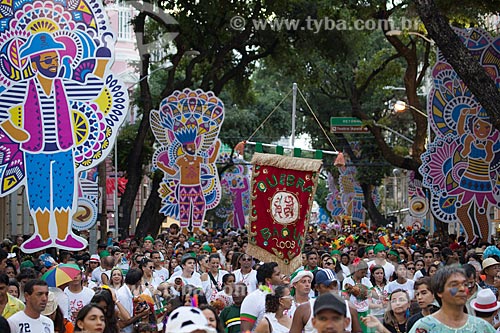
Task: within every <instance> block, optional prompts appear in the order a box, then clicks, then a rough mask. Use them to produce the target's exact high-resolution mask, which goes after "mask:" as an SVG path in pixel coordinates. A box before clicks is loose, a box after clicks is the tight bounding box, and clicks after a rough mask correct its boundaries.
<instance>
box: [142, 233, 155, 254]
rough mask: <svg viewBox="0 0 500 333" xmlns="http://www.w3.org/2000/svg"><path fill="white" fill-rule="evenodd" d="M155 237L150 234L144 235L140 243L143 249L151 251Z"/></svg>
mask: <svg viewBox="0 0 500 333" xmlns="http://www.w3.org/2000/svg"><path fill="white" fill-rule="evenodd" d="M154 241H155V239H154V238H153V237H152V236H146V237H144V241H143V243H142V249H143V251H151V250H152V249H153V243H154Z"/></svg>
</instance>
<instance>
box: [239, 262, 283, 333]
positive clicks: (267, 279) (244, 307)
mask: <svg viewBox="0 0 500 333" xmlns="http://www.w3.org/2000/svg"><path fill="white" fill-rule="evenodd" d="M257 281H258V283H259V288H258V289H257V290H255V291H254V292H252V293H250V294H248V296H247V297H245V299H244V300H243V303H241V310H240V319H241V324H240V328H241V332H246V331H253V330H254V329H255V328H256V327H257V325H258V324H259V322H260V320H261V319H262V318H263V317H264V312H265V310H266V295H267V294H270V293H272V292H273V290H272V288H273V287H274V286H278V285H281V284H282V283H283V280H282V279H281V270H280V268H279V266H278V264H277V263H275V262H266V263H264V264H263V265H262V266H260V267H259V269H258V270H257Z"/></svg>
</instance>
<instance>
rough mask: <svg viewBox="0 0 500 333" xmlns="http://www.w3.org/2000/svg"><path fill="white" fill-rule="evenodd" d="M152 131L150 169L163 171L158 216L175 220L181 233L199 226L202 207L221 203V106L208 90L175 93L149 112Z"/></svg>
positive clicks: (202, 215)
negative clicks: (218, 162)
mask: <svg viewBox="0 0 500 333" xmlns="http://www.w3.org/2000/svg"><path fill="white" fill-rule="evenodd" d="M150 118H151V128H152V130H153V133H154V135H155V137H156V140H158V142H159V143H160V144H161V146H160V148H159V149H158V150H157V151H156V152H155V154H154V156H153V165H156V166H157V167H158V168H159V169H161V170H162V171H163V172H164V173H165V177H164V179H163V182H162V184H161V185H160V189H159V190H158V191H159V193H160V197H161V198H162V204H163V206H162V208H161V210H160V212H161V213H163V214H165V215H166V216H170V217H172V218H175V219H178V220H179V222H180V227H181V229H182V231H183V232H184V233H187V232H188V231H189V229H190V225H191V227H192V230H193V231H194V232H197V231H198V230H200V229H201V228H202V224H203V221H204V219H205V212H206V210H207V209H212V208H214V207H215V206H217V204H218V203H219V201H220V197H221V190H220V183H219V177H218V174H217V168H216V167H215V163H214V162H215V161H216V159H217V154H218V152H219V148H220V141H219V139H218V135H219V130H220V127H221V125H222V121H223V120H224V105H223V103H222V101H221V100H220V99H219V98H217V96H215V95H214V94H213V93H212V92H204V91H202V90H199V89H198V90H195V91H193V90H190V89H185V90H184V91H182V92H181V91H175V92H174V93H173V94H172V95H170V96H168V97H167V98H165V99H164V100H163V101H162V102H161V104H160V110H158V111H157V110H153V111H152V112H151V117H150Z"/></svg>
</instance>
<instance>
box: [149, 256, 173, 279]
mask: <svg viewBox="0 0 500 333" xmlns="http://www.w3.org/2000/svg"><path fill="white" fill-rule="evenodd" d="M151 259H152V260H153V264H154V266H155V270H154V272H153V273H154V274H153V275H155V276H156V277H157V278H158V279H159V280H161V282H165V281H167V280H168V278H169V277H170V273H169V272H168V269H166V268H165V267H163V266H162V265H161V264H162V260H161V254H160V252H158V251H153V252H151Z"/></svg>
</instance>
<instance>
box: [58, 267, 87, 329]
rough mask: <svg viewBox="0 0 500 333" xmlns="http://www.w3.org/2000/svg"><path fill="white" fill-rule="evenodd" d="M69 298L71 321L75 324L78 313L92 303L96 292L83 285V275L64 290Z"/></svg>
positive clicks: (79, 275) (77, 277)
mask: <svg viewBox="0 0 500 333" xmlns="http://www.w3.org/2000/svg"><path fill="white" fill-rule="evenodd" d="M64 293H65V294H66V295H67V296H68V302H69V315H70V321H71V322H73V323H74V322H75V319H76V316H77V314H78V311H80V309H81V308H83V307H84V306H85V305H87V304H89V303H90V300H92V297H94V294H95V292H94V291H93V290H92V289H90V288H87V287H84V286H83V285H82V274H78V275H77V276H76V277H75V278H74V279H73V281H71V282H70V283H69V284H68V286H67V287H66V288H65V289H64Z"/></svg>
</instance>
